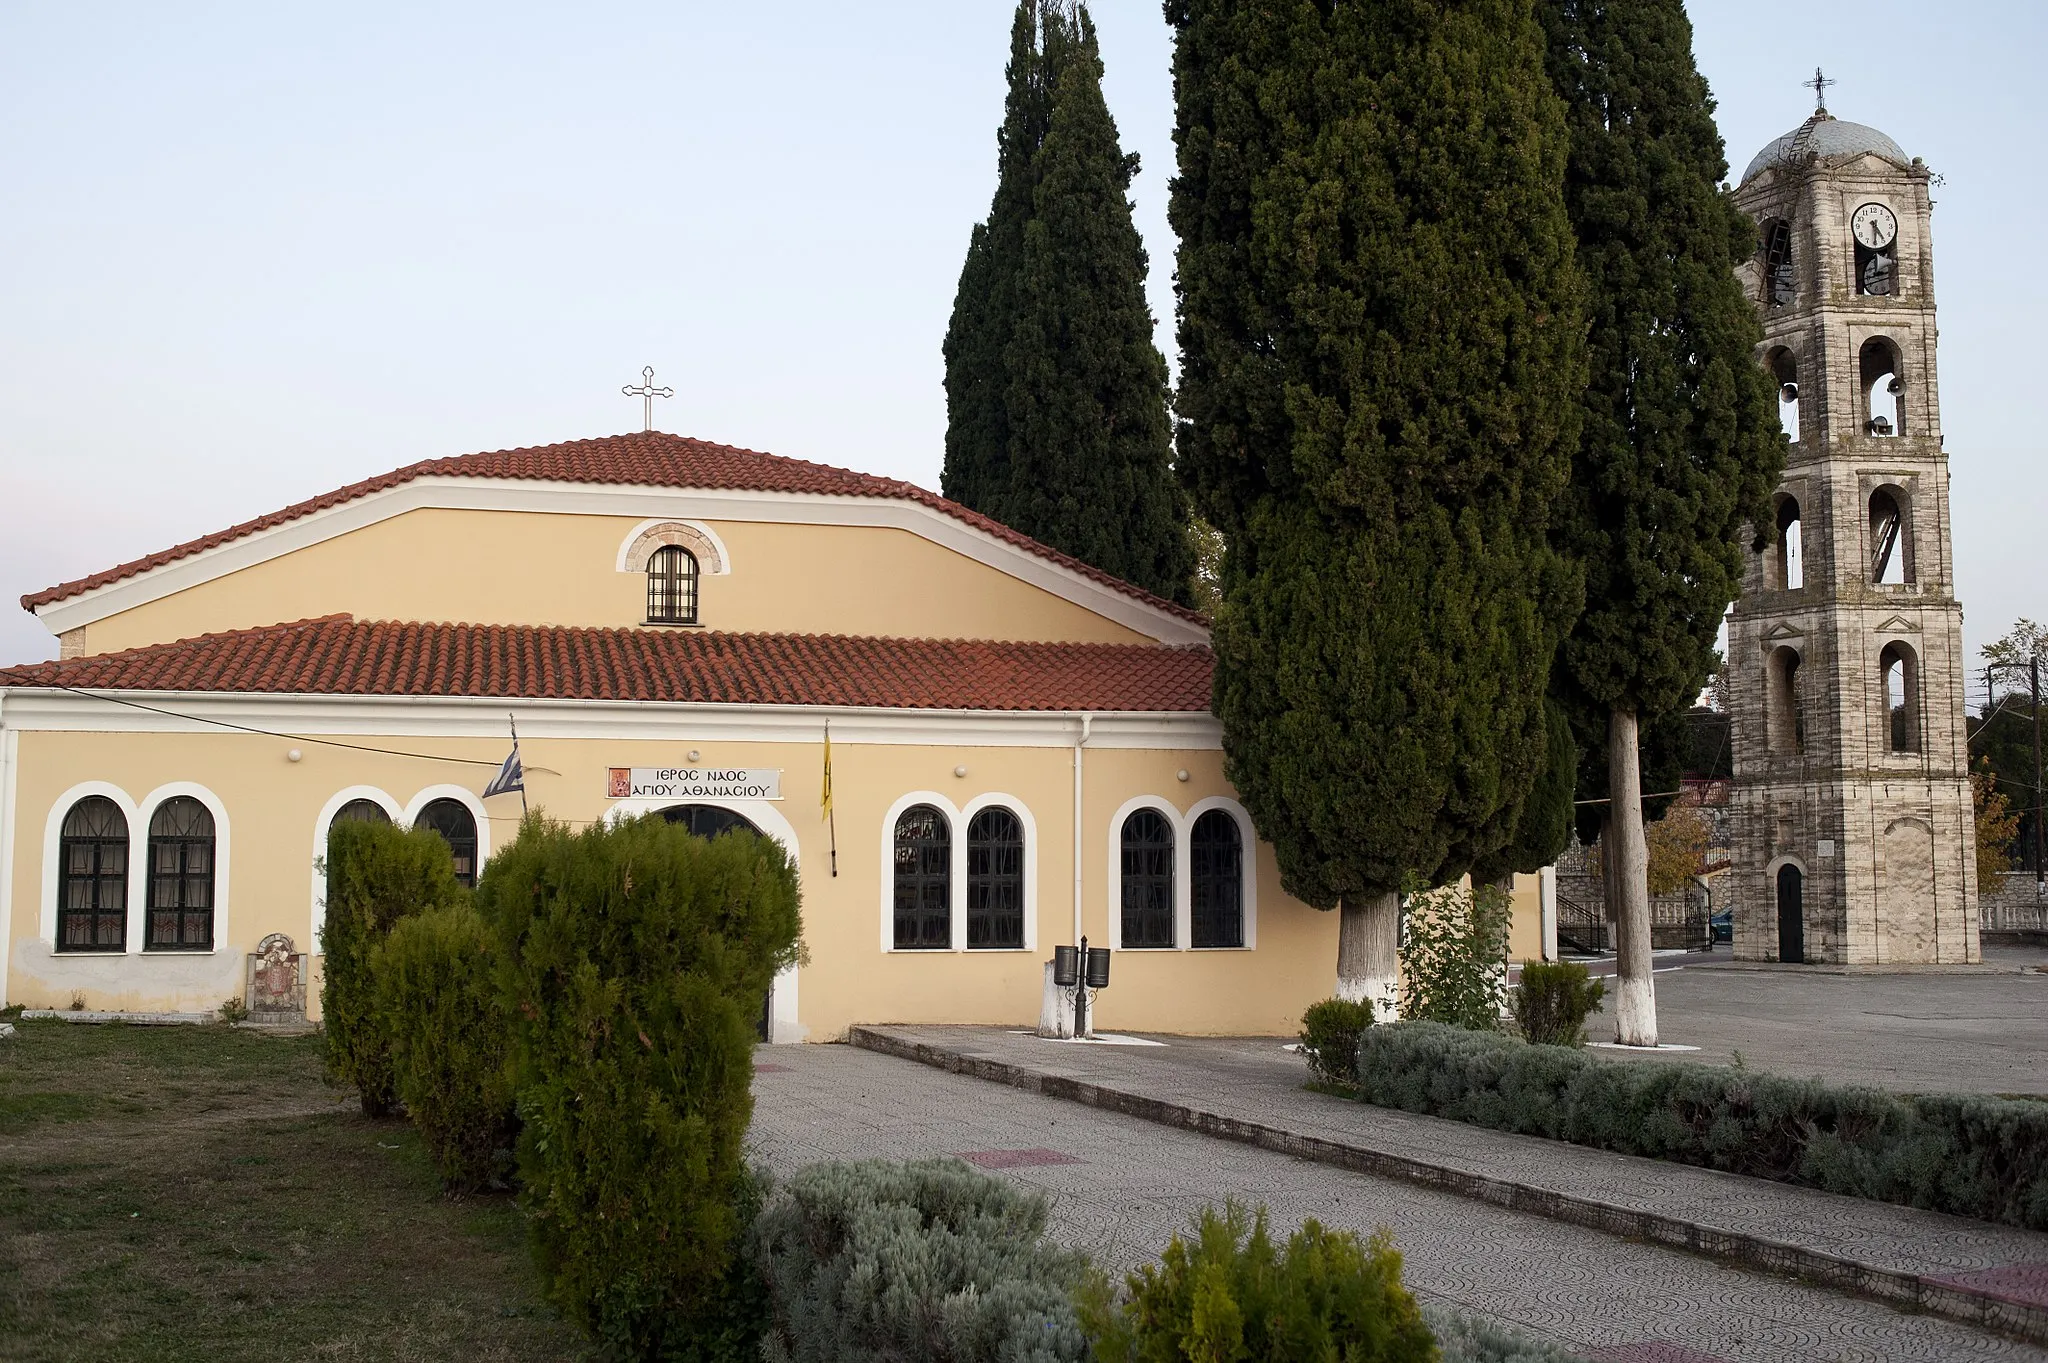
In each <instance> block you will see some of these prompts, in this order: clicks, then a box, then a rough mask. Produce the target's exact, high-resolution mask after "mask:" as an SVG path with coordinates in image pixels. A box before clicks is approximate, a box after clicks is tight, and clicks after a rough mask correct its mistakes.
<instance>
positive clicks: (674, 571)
mask: <svg viewBox="0 0 2048 1363" xmlns="http://www.w3.org/2000/svg"><path fill="white" fill-rule="evenodd" d="M647 620H648V623H649V624H657V625H694V624H696V623H697V556H696V555H695V554H693V553H691V552H690V551H689V550H687V549H684V548H681V547H680V546H678V545H674V544H670V545H665V546H664V547H662V548H660V549H657V550H655V551H654V557H653V558H650V559H648V560H647Z"/></svg>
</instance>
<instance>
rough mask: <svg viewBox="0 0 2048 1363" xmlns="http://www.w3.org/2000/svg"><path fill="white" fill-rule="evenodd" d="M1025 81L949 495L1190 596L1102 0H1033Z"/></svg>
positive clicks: (993, 228)
mask: <svg viewBox="0 0 2048 1363" xmlns="http://www.w3.org/2000/svg"><path fill="white" fill-rule="evenodd" d="M1034 32H1035V34H1036V38H1037V42H1036V45H1035V46H1034V43H1033V35H1034ZM1010 80H1011V96H1010V113H1009V116H1008V117H1007V118H1006V120H1005V123H1004V128H1003V132H1002V134H1001V137H1000V139H999V141H1000V145H1001V148H1002V166H1001V178H1000V183H999V184H998V187H997V191H996V198H995V202H994V203H993V204H992V205H991V207H990V212H989V221H988V223H987V224H985V225H983V226H981V227H978V228H976V230H975V235H974V239H973V242H972V244H971V245H970V247H969V251H968V260H967V264H966V267H965V268H964V269H963V270H962V273H961V280H960V294H959V297H958V299H957V300H956V302H955V305H954V318H953V327H952V330H951V332H950V333H949V335H948V337H947V347H946V356H947V395H948V431H947V463H946V472H945V481H944V488H945V492H946V495H947V496H949V497H951V498H953V499H954V500H956V501H960V502H962V503H964V504H965V505H968V506H971V507H973V508H974V509H975V510H978V511H981V512H984V513H986V514H988V515H990V516H993V517H995V518H996V519H997V520H1000V521H1002V522H1003V523H1005V524H1006V525H1010V526H1012V527H1014V528H1016V529H1018V530H1021V531H1023V532H1024V533H1025V534H1027V535H1031V536H1033V537H1034V538H1036V539H1039V540H1041V541H1043V542H1045V543H1046V544H1049V545H1052V546H1053V547H1054V548H1056V549H1060V550H1063V551H1065V552H1067V553H1069V554H1072V555H1073V556H1074V557H1076V558H1078V559H1081V560H1082V561H1084V562H1086V563H1091V564H1094V565H1095V566H1096V567H1098V568H1101V569H1103V570H1104V571H1106V572H1109V573H1113V574H1115V575H1116V576H1118V577H1121V578H1123V579H1125V580H1126V581H1129V582H1133V583H1136V584H1137V585H1139V586H1141V587H1144V588H1146V589H1147V590H1149V591H1152V592H1154V593H1156V594H1158V595H1160V596H1164V597H1167V598H1169V599H1171V600H1175V601H1180V602H1183V603H1185V602H1187V601H1189V600H1190V599H1191V594H1192V582H1191V577H1192V573H1193V568H1194V550H1193V546H1192V543H1191V541H1190V538H1189V533H1188V524H1187V521H1188V516H1187V500H1186V497H1185V495H1184V494H1183V493H1182V492H1181V490H1180V488H1179V486H1178V485H1177V484H1176V483H1175V481H1174V478H1173V470H1172V443H1173V438H1172V426H1171V423H1170V421H1169V418H1168V414H1167V373H1166V361H1165V359H1164V358H1163V357H1162V356H1161V355H1160V353H1159V350H1158V347H1157V346H1155V345H1154V344H1153V343H1152V315H1151V312H1150V310H1149V308H1148V307H1147V305H1146V302H1145V271H1146V265H1147V261H1146V255H1145V248H1144V243H1143V241H1142V240H1141V239H1140V237H1139V235H1138V230H1137V227H1136V225H1135V224H1134V223H1133V222H1132V219H1131V205H1130V200H1129V198H1128V194H1129V191H1130V185H1131V178H1132V177H1133V176H1134V175H1135V174H1136V173H1137V170H1138V160H1137V157H1136V156H1135V155H1126V154H1125V153H1124V152H1123V150H1122V148H1121V147H1120V146H1119V145H1118V141H1117V132H1116V123H1115V121H1114V120H1113V119H1112V118H1111V117H1110V113H1109V106H1108V105H1107V104H1106V103H1105V102H1104V100H1103V97H1102V60H1101V56H1100V53H1099V50H1098V47H1097V43H1096V36H1095V25H1094V22H1093V21H1092V20H1091V19H1090V18H1089V16H1088V12H1087V10H1086V9H1085V8H1083V7H1081V6H1078V5H1077V6H1075V7H1074V8H1073V10H1072V11H1071V12H1068V11H1066V10H1063V9H1062V8H1060V7H1059V6H1057V5H1053V4H1046V5H1045V6H1044V7H1043V8H1042V9H1041V8H1040V6H1039V4H1038V2H1037V0H1024V3H1023V4H1021V5H1020V6H1019V7H1018V13H1017V22H1016V25H1015V27H1014V29H1013V33H1012V53H1011V62H1010ZM1034 139H1035V142H1034Z"/></svg>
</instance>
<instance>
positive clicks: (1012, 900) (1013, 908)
mask: <svg viewBox="0 0 2048 1363" xmlns="http://www.w3.org/2000/svg"><path fill="white" fill-rule="evenodd" d="M967 945H968V946H969V947H970V948H973V947H1021V946H1023V945H1024V824H1023V822H1022V821H1021V820H1019V819H1018V818H1017V816H1016V815H1015V814H1013V813H1011V812H1010V811H1009V810H1007V809H1004V808H1003V807H1002V806H1001V805H990V806H989V807H988V808H987V809H984V810H982V811H981V813H979V814H977V815H975V816H974V818H973V819H972V820H970V821H969V822H968V825H967Z"/></svg>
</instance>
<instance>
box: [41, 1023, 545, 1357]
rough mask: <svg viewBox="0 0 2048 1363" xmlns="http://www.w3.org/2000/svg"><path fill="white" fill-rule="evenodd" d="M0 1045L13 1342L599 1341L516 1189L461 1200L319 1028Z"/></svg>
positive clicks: (68, 1037) (357, 1344)
mask: <svg viewBox="0 0 2048 1363" xmlns="http://www.w3.org/2000/svg"><path fill="white" fill-rule="evenodd" d="M18 1027H19V1032H18V1034H17V1035H16V1036H14V1037H13V1038H11V1039H5V1040H0V1359H4V1360H8V1363H15V1360H22V1361H23V1363H27V1361H29V1360H33V1361H34V1363H44V1360H48V1361H49V1363H72V1361H73V1360H77V1361H78V1363H85V1360H92V1363H121V1361H123V1360H136V1361H137V1363H143V1361H144V1360H147V1363H181V1361H182V1360H194V1361H195V1363H197V1360H208V1363H216V1361H218V1363H225V1361H227V1360H238V1359H249V1360H259V1359H260V1360H263V1361H264V1363H274V1360H276V1359H279V1358H312V1359H319V1360H357V1359H365V1360H367V1359H403V1360H414V1359H417V1360H441V1359H477V1360H493V1361H495V1360H524V1359H550V1360H555V1359H575V1358H582V1357H584V1356H585V1350H584V1349H583V1347H582V1344H581V1340H580V1336H578V1335H577V1334H576V1332H575V1331H574V1330H573V1329H571V1328H570V1327H569V1326H567V1325H565V1324H563V1323H562V1322H561V1321H560V1320H558V1319H557V1318H556V1316H555V1314H554V1311H553V1309H552V1308H550V1307H549V1306H548V1305H547V1304H546V1303H545V1302H543V1301H542V1300H541V1299H540V1294H539V1285H538V1282H537V1280H536V1277H535V1275H534V1271H533V1268H532V1265H531V1262H530V1260H529V1258H528V1254H527V1250H526V1244H525V1238H524V1235H525V1232H524V1227H523V1226H522V1224H521V1221H520V1215H519V1212H518V1209H517V1208H516V1207H515V1206H514V1205H513V1203H512V1200H511V1198H510V1197H509V1196H489V1197H470V1198H466V1199H463V1200H460V1201H451V1200H450V1199H448V1198H446V1197H444V1196H443V1195H442V1194H441V1192H440V1184H439V1181H438V1180H437V1179H436V1177H435V1175H434V1172H433V1169H432V1166H431V1165H430V1164H429V1163H428V1161H427V1158H426V1155H425V1152H424V1151H422V1150H421V1149H420V1145H419V1142H418V1140H417V1139H416V1138H415V1137H414V1135H413V1133H412V1130H411V1128H410V1127H408V1126H407V1125H405V1124H404V1123H403V1122H400V1121H370V1120H368V1119H366V1118H364V1117H363V1116H362V1115H361V1113H360V1111H359V1110H358V1109H357V1107H356V1104H355V1100H354V1095H353V1094H344V1093H342V1092H340V1091H338V1090H335V1089H332V1088H329V1087H327V1086H326V1085H324V1084H323V1083H322V1082H321V1078H320V1053H319V1045H320V1043H319V1039H318V1038H316V1037H292V1038H281V1037H272V1036H264V1035H260V1034H257V1033H254V1032H247V1031H237V1030H232V1029H230V1028H226V1027H130V1026H125V1025H121V1024H110V1025H102V1026H87V1025H79V1024H73V1023H66V1022H47V1021H28V1022H22V1023H20V1024H18Z"/></svg>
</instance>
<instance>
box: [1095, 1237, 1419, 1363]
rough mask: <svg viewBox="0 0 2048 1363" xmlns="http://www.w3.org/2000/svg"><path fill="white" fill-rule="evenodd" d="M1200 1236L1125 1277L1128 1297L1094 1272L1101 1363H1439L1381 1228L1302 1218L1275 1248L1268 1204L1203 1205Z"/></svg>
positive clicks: (1175, 1244)
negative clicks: (1242, 1362)
mask: <svg viewBox="0 0 2048 1363" xmlns="http://www.w3.org/2000/svg"><path fill="white" fill-rule="evenodd" d="M1193 1231H1194V1234H1193V1238H1192V1239H1183V1238H1182V1237H1181V1236H1178V1235H1176V1236H1174V1237H1173V1240H1172V1241H1171V1242H1170V1243H1169V1244H1168V1245H1167V1247H1166V1253H1165V1255H1164V1256H1163V1257H1162V1259H1161V1262H1160V1263H1159V1264H1157V1265H1156V1266H1155V1265H1152V1264H1147V1265H1145V1266H1144V1267H1142V1268H1140V1269H1139V1270H1138V1271H1137V1272H1136V1273H1133V1274H1130V1275H1129V1276H1128V1277H1127V1278H1126V1279H1125V1288H1126V1296H1125V1300H1123V1301H1122V1302H1115V1301H1112V1300H1111V1299H1110V1298H1109V1295H1108V1293H1107V1291H1106V1290H1105V1286H1104V1285H1103V1284H1102V1283H1101V1282H1100V1280H1098V1282H1097V1284H1096V1285H1095V1286H1093V1287H1092V1288H1091V1289H1090V1290H1088V1291H1086V1292H1084V1294H1083V1297H1082V1308H1081V1314H1082V1319H1083V1321H1084V1323H1085V1324H1086V1325H1087V1326H1088V1329H1089V1333H1090V1334H1091V1335H1093V1336H1094V1337H1095V1356H1096V1357H1097V1358H1098V1359H1101V1360H1103V1363H1177V1360H1182V1359H1186V1360H1190V1363H1226V1360H1236V1359H1250V1358H1255V1359H1260V1360H1271V1363H1293V1361H1294V1360H1301V1361H1302V1363H1311V1361H1314V1363H1320V1360H1324V1359H1338V1358H1341V1359H1343V1360H1345V1363H1411V1361H1412V1363H1434V1361H1435V1360H1436V1358H1437V1357H1438V1354H1437V1347H1436V1342H1435V1339H1434V1338H1433V1337H1432V1336H1431V1334H1430V1331H1429V1327H1428V1326H1427V1325H1426V1324H1424V1323H1423V1319H1422V1313H1421V1311H1420V1309H1419V1308H1418V1307H1417V1306H1416V1304H1415V1298H1414V1297H1412V1296H1410V1295H1409V1293H1408V1289H1407V1288H1405V1287H1403V1286H1402V1285H1401V1256H1400V1254H1399V1253H1397V1252H1396V1251H1395V1249H1394V1247H1393V1244H1392V1242H1391V1241H1390V1240H1389V1238H1388V1237H1387V1235H1386V1233H1385V1232H1384V1231H1383V1232H1381V1233H1380V1234H1378V1235H1375V1236H1373V1237H1372V1238H1371V1239H1370V1240H1365V1241H1361V1240H1360V1239H1359V1238H1358V1237H1357V1236H1355V1235H1353V1234H1351V1233H1350V1232H1349V1231H1333V1230H1327V1229H1325V1228H1324V1227H1323V1226H1322V1224H1321V1223H1320V1222H1317V1221H1314V1220H1309V1221H1304V1222H1303V1223H1302V1225H1301V1229H1300V1230H1297V1231H1296V1232H1295V1233H1294V1234H1293V1235H1291V1236H1289V1237H1288V1240H1287V1246H1286V1248H1285V1249H1284V1250H1276V1249H1275V1248H1274V1246H1273V1241H1272V1237H1271V1236H1270V1235H1268V1234H1267V1231H1266V1211H1265V1208H1263V1207H1261V1208H1260V1209H1259V1210H1258V1211H1257V1212H1256V1213H1247V1212H1246V1211H1245V1209H1244V1208H1243V1207H1240V1206H1238V1205H1237V1204H1236V1203H1234V1202H1233V1203H1230V1204H1228V1205H1227V1206H1225V1208H1224V1209H1223V1211H1222V1212H1220V1213H1219V1212H1218V1211H1217V1210H1216V1209H1215V1208H1214V1207H1207V1208H1204V1209H1203V1211H1202V1214H1201V1216H1200V1217H1199V1218H1197V1219H1196V1221H1195V1224H1194V1227H1193Z"/></svg>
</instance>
